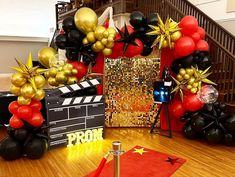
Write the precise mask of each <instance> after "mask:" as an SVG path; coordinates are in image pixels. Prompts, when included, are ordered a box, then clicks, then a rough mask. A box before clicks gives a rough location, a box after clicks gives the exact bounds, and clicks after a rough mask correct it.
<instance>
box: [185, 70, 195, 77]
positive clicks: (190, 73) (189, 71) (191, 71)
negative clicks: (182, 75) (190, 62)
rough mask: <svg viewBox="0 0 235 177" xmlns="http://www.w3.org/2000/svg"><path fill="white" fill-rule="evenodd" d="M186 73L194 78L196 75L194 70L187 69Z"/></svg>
mask: <svg viewBox="0 0 235 177" xmlns="http://www.w3.org/2000/svg"><path fill="white" fill-rule="evenodd" d="M185 71H186V73H187V74H189V75H190V76H192V75H193V74H194V70H193V69H192V68H186V69H185Z"/></svg>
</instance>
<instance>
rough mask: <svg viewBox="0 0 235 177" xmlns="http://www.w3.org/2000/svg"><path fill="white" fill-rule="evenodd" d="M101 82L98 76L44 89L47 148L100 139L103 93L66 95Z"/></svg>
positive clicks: (101, 136) (101, 134) (102, 125)
mask: <svg viewBox="0 0 235 177" xmlns="http://www.w3.org/2000/svg"><path fill="white" fill-rule="evenodd" d="M99 84H101V79H100V78H95V79H91V80H87V81H83V82H80V83H76V84H72V85H67V86H63V87H59V88H56V89H51V90H48V91H47V92H46V97H45V102H46V109H47V123H48V125H50V128H49V131H48V134H49V147H50V148H53V147H58V146H66V145H67V146H73V145H77V144H80V143H85V142H91V141H95V140H100V139H103V136H104V121H105V100H104V95H91V96H78V97H74V96H73V97H65V95H68V94H70V93H73V92H79V91H83V90H85V89H88V88H91V87H95V86H96V85H99Z"/></svg>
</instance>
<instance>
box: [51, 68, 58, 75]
mask: <svg viewBox="0 0 235 177" xmlns="http://www.w3.org/2000/svg"><path fill="white" fill-rule="evenodd" d="M57 72H58V70H57V68H54V67H53V68H50V70H49V75H50V76H51V77H55V76H56V74H57Z"/></svg>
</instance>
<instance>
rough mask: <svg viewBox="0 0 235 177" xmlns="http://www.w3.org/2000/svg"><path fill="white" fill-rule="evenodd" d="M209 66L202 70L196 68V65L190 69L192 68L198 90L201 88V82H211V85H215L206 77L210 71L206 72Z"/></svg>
mask: <svg viewBox="0 0 235 177" xmlns="http://www.w3.org/2000/svg"><path fill="white" fill-rule="evenodd" d="M210 68H211V67H208V68H207V69H205V70H204V71H201V70H199V69H198V67H197V66H196V67H193V66H192V69H193V70H194V76H195V79H196V82H198V84H199V86H198V89H199V91H200V90H201V88H202V82H204V83H207V84H211V85H217V84H216V83H214V82H212V81H211V80H209V79H207V77H209V76H210V75H211V74H212V73H211V72H210V73H207V72H208V71H209V69H210Z"/></svg>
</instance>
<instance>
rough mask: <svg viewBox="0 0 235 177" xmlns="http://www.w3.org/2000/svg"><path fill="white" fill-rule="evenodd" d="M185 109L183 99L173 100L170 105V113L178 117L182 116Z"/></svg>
mask: <svg viewBox="0 0 235 177" xmlns="http://www.w3.org/2000/svg"><path fill="white" fill-rule="evenodd" d="M184 113H185V109H184V106H183V103H182V101H181V100H172V102H171V103H170V105H169V114H170V115H171V116H173V117H175V118H177V119H179V118H181V117H182V116H183V115H184Z"/></svg>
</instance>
